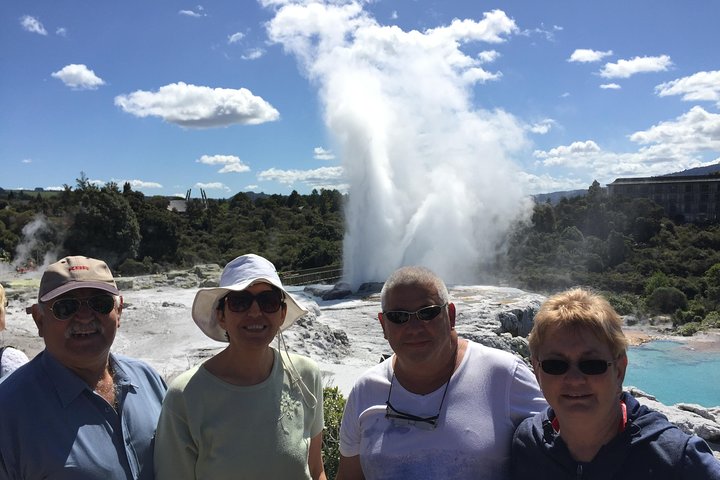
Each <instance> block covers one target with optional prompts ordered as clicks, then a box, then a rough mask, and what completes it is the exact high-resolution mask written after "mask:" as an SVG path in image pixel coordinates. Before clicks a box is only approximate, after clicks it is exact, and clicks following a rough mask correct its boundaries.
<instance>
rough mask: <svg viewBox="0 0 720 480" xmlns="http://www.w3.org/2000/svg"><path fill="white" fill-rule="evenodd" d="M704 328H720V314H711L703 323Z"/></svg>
mask: <svg viewBox="0 0 720 480" xmlns="http://www.w3.org/2000/svg"><path fill="white" fill-rule="evenodd" d="M702 328H720V312H710V313H708V314H707V316H706V317H705V319H704V320H703V321H702Z"/></svg>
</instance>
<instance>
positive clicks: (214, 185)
mask: <svg viewBox="0 0 720 480" xmlns="http://www.w3.org/2000/svg"><path fill="white" fill-rule="evenodd" d="M194 186H195V188H202V189H203V190H223V191H225V192H229V191H230V187H228V186H227V185H225V184H224V183H222V182H210V183H202V182H198V183H196V184H195V185H194Z"/></svg>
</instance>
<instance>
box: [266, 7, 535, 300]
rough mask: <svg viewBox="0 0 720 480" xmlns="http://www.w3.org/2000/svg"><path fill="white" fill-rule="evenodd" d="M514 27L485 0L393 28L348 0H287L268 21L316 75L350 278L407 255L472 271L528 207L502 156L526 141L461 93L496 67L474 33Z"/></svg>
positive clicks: (472, 276)
mask: <svg viewBox="0 0 720 480" xmlns="http://www.w3.org/2000/svg"><path fill="white" fill-rule="evenodd" d="M269 3H272V2H269ZM515 31H517V27H516V26H515V23H514V21H513V20H511V19H510V18H508V17H507V16H506V15H505V14H504V13H503V12H501V11H497V10H496V11H493V12H489V13H486V14H484V17H483V19H482V20H480V21H475V20H462V21H460V20H455V21H453V22H452V23H451V24H450V25H447V26H441V27H438V28H433V29H428V30H425V31H423V32H419V31H415V30H412V31H403V30H402V29H401V28H399V27H397V26H383V25H380V24H379V23H378V22H377V21H376V20H375V19H374V18H372V17H371V16H369V15H368V14H367V13H366V12H365V11H363V8H362V4H361V3H352V2H349V3H344V4H342V5H340V4H321V3H307V4H301V3H298V4H288V5H285V6H282V7H280V8H279V9H278V10H277V12H276V15H275V17H274V18H273V20H272V21H271V22H270V23H269V24H268V33H269V35H270V38H271V39H272V40H273V41H276V42H278V43H281V44H282V45H283V46H284V48H285V49H286V50H287V51H289V52H291V53H293V54H294V55H295V56H296V57H297V58H298V59H299V60H300V62H301V63H302V67H303V68H304V71H305V72H306V73H307V75H308V77H309V78H310V79H311V80H312V81H313V82H316V83H317V84H318V85H319V91H320V97H321V100H322V104H323V107H324V113H325V122H326V124H327V126H328V129H329V131H330V133H331V134H332V138H333V139H334V141H335V142H336V150H338V151H339V152H340V155H341V157H342V160H343V167H344V171H345V177H346V179H347V181H348V183H349V185H350V189H349V204H348V205H347V212H346V218H347V220H346V223H347V226H346V237H345V244H344V279H345V281H347V282H348V283H349V284H350V285H351V287H352V288H353V289H355V288H356V287H357V286H359V285H360V284H361V283H362V282H366V281H382V280H384V279H385V278H386V277H387V276H388V274H389V273H390V272H392V271H393V270H394V269H395V268H397V267H399V266H401V265H408V264H421V265H425V266H427V267H429V268H431V269H433V270H434V271H436V272H437V273H438V274H440V275H441V276H442V277H443V278H444V279H445V280H446V281H447V282H449V283H474V282H476V281H477V279H478V273H479V272H478V265H480V264H481V262H483V260H487V259H490V258H492V256H493V255H494V254H495V252H496V247H497V245H498V242H500V241H501V239H502V238H503V237H504V234H505V232H506V231H507V229H508V228H509V226H510V224H511V223H512V222H513V221H515V220H517V218H518V216H519V215H522V214H523V212H526V211H527V210H528V208H527V207H528V200H527V199H526V198H525V196H524V195H523V193H522V190H521V188H520V182H519V179H518V176H517V171H516V168H515V166H514V165H513V163H512V161H511V155H512V154H513V153H514V152H516V151H518V150H519V149H520V148H523V147H524V146H525V143H526V140H525V136H524V133H523V128H522V126H521V125H520V124H519V122H517V121H516V120H515V118H514V117H513V116H512V115H510V114H508V113H506V112H503V111H499V110H495V111H488V110H483V109H481V108H478V107H476V106H475V105H473V101H472V97H473V93H474V92H473V88H474V87H475V86H476V85H478V84H481V83H483V82H485V81H489V80H493V79H496V78H497V77H498V76H499V74H498V73H491V72H488V71H486V70H485V69H484V68H483V65H482V64H483V60H482V59H488V58H493V57H494V56H496V55H480V54H479V53H480V52H479V51H478V49H477V43H478V42H486V43H500V42H502V41H503V36H507V35H509V34H511V33H513V32H515ZM472 46H474V47H475V53H474V54H469V53H466V52H464V51H463V48H467V49H470V48H471V47H472Z"/></svg>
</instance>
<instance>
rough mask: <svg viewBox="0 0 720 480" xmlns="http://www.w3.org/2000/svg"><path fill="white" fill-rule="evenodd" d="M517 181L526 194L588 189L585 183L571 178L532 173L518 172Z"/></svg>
mask: <svg viewBox="0 0 720 480" xmlns="http://www.w3.org/2000/svg"><path fill="white" fill-rule="evenodd" d="M518 180H519V182H520V183H521V184H522V185H524V188H523V190H524V191H525V192H527V193H528V194H537V193H548V192H561V191H566V190H580V189H583V188H588V186H589V185H588V182H587V181H585V180H581V179H578V178H575V177H573V176H567V177H560V178H558V177H553V176H552V175H549V174H547V173H544V174H542V175H535V174H532V173H527V172H520V173H519V174H518Z"/></svg>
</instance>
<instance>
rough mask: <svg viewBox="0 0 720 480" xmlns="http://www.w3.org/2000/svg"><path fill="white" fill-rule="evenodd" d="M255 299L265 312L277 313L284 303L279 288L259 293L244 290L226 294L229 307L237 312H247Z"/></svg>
mask: <svg viewBox="0 0 720 480" xmlns="http://www.w3.org/2000/svg"><path fill="white" fill-rule="evenodd" d="M255 301H256V302H257V304H258V307H260V310H261V311H263V312H264V313H275V312H277V311H278V310H280V307H282V305H283V297H282V293H280V292H279V291H277V290H265V291H262V292H260V293H258V294H257V295H253V294H252V293H250V292H248V291H246V290H242V291H240V292H230V293H228V294H227V295H226V296H225V303H226V304H227V306H228V309H229V310H230V311H231V312H235V313H242V312H247V311H248V310H250V307H252V304H253V302H255Z"/></svg>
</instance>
